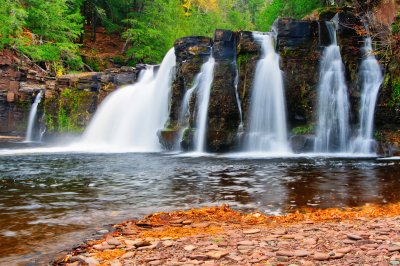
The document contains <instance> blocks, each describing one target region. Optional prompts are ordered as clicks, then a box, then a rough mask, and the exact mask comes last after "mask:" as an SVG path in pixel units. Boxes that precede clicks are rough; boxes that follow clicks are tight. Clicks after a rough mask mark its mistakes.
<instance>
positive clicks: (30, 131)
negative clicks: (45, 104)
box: [25, 91, 43, 142]
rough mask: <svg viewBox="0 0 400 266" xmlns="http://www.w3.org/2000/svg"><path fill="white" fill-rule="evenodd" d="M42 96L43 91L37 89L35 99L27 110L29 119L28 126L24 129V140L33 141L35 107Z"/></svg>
mask: <svg viewBox="0 0 400 266" xmlns="http://www.w3.org/2000/svg"><path fill="white" fill-rule="evenodd" d="M42 96H43V91H39V93H38V94H37V95H36V97H35V101H34V102H33V104H32V106H31V110H30V111H29V121H28V127H27V129H26V136H25V142H32V141H33V128H34V127H35V122H36V115H37V108H38V105H39V103H40V101H41V99H42Z"/></svg>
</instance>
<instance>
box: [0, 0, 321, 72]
mask: <svg viewBox="0 0 400 266" xmlns="http://www.w3.org/2000/svg"><path fill="white" fill-rule="evenodd" d="M323 2H324V1H321V0H270V1H268V0H150V1H149V0H2V4H1V8H0V36H1V38H0V49H1V48H4V47H8V48H12V49H16V50H18V51H20V52H22V53H24V54H25V55H27V56H28V57H29V58H31V59H32V60H33V61H34V62H40V63H41V65H44V66H45V67H46V68H47V69H48V70H49V69H51V70H53V71H57V68H67V69H68V70H80V69H82V66H83V61H82V57H81V54H80V46H81V43H82V40H83V34H84V33H85V34H90V35H91V38H92V40H93V41H95V40H96V28H97V27H104V28H105V29H106V31H107V32H108V33H110V34H111V33H118V34H120V36H121V37H123V38H124V40H126V42H127V44H128V46H127V47H128V48H127V49H126V51H125V53H126V59H127V61H130V63H131V64H135V63H139V62H141V63H159V62H160V61H161V59H162V57H163V55H164V54H165V53H166V51H167V50H168V49H169V48H170V47H172V45H173V42H174V40H175V39H177V38H180V37H183V36H189V35H204V36H212V34H213V32H214V30H215V29H217V28H223V29H230V30H260V31H267V30H269V29H270V27H271V25H272V23H273V22H274V20H275V19H276V18H277V17H279V16H291V17H297V18H301V17H303V16H305V15H307V14H309V13H310V12H312V11H313V10H314V9H316V8H318V7H320V6H322V5H323ZM85 26H86V27H89V28H90V29H91V32H90V33H87V32H86V31H84V29H85Z"/></svg>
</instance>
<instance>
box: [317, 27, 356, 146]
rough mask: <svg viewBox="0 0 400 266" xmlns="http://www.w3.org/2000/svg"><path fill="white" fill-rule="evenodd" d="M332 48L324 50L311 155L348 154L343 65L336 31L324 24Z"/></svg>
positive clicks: (347, 116)
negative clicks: (314, 136)
mask: <svg viewBox="0 0 400 266" xmlns="http://www.w3.org/2000/svg"><path fill="white" fill-rule="evenodd" d="M326 23H327V27H328V29H329V33H330V36H331V40H332V44H331V45H330V46H328V47H326V48H325V50H324V52H323V57H322V61H321V70H320V81H319V85H318V120H317V130H316V138H315V145H314V151H315V152H318V153H331V152H347V151H348V150H349V137H350V130H349V110H350V104H349V99H348V95H347V86H346V80H345V76H344V65H343V61H342V56H341V54H340V48H339V46H338V45H337V40H336V27H335V24H334V23H332V22H326Z"/></svg>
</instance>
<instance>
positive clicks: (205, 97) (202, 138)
mask: <svg viewBox="0 0 400 266" xmlns="http://www.w3.org/2000/svg"><path fill="white" fill-rule="evenodd" d="M214 66H215V59H214V57H213V56H212V53H211V55H210V58H209V59H208V61H207V62H206V63H204V64H203V65H202V67H201V71H200V72H201V77H200V82H199V87H198V90H197V101H196V104H197V106H198V109H197V120H196V132H195V134H194V151H195V152H196V153H203V152H205V150H206V140H207V119H208V104H209V101H210V92H211V85H212V82H213V79H214Z"/></svg>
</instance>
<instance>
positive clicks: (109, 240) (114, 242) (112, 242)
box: [106, 237, 121, 246]
mask: <svg viewBox="0 0 400 266" xmlns="http://www.w3.org/2000/svg"><path fill="white" fill-rule="evenodd" d="M106 242H107V243H108V244H110V245H114V246H119V245H121V241H119V240H118V239H115V238H114V237H107V238H106Z"/></svg>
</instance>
